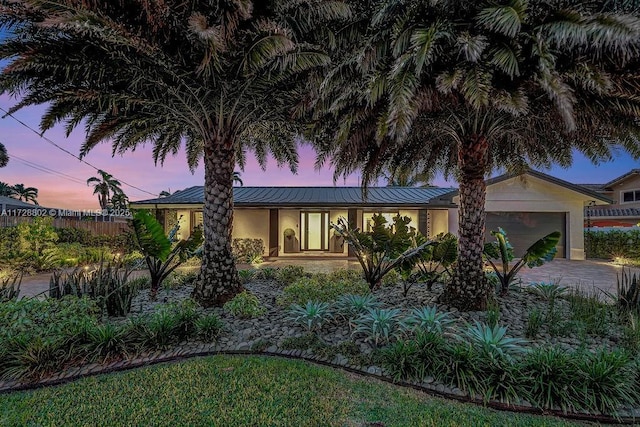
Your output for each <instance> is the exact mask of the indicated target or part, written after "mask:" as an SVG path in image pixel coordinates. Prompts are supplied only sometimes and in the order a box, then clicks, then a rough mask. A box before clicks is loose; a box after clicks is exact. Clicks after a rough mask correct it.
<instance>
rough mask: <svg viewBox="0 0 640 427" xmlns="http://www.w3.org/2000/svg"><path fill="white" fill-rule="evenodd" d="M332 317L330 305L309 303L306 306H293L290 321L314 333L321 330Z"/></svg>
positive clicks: (315, 302)
mask: <svg viewBox="0 0 640 427" xmlns="http://www.w3.org/2000/svg"><path fill="white" fill-rule="evenodd" d="M332 317H333V315H332V313H331V307H330V306H329V304H328V303H326V302H320V301H307V303H306V304H305V305H298V304H293V305H291V307H290V308H289V317H288V320H291V321H293V322H294V323H298V324H300V325H302V326H304V327H305V328H307V331H308V332H313V331H315V330H318V329H320V328H321V327H322V325H323V324H325V323H326V322H327V321H328V320H330V319H331V318H332Z"/></svg>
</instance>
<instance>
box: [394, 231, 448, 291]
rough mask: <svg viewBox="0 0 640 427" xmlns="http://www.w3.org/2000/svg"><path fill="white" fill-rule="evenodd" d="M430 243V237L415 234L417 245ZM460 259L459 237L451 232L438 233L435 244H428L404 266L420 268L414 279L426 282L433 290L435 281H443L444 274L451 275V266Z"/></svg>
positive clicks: (434, 240) (406, 268)
mask: <svg viewBox="0 0 640 427" xmlns="http://www.w3.org/2000/svg"><path fill="white" fill-rule="evenodd" d="M426 243H428V239H427V238H426V237H424V236H423V235H422V234H420V233H417V234H416V236H415V245H414V246H415V247H419V246H421V245H424V244H426ZM457 259H458V238H457V237H456V236H454V235H453V234H451V233H446V234H444V233H441V234H438V235H437V236H436V237H435V238H434V239H433V244H431V245H427V246H426V247H425V249H424V251H422V252H421V253H420V255H418V256H417V257H415V258H412V259H410V260H408V261H407V262H406V263H403V265H402V268H403V269H404V270H408V271H409V272H411V271H413V269H414V268H417V269H418V274H417V275H415V277H414V278H413V279H412V281H416V280H417V281H420V282H424V283H425V284H426V286H427V289H429V290H431V289H432V288H433V285H434V284H435V283H438V282H441V281H442V279H443V276H445V275H446V276H451V275H452V274H453V272H452V271H451V266H452V265H453V264H454V263H455V262H456V260H457ZM408 290H409V289H405V291H404V295H405V296H406V295H407V292H408Z"/></svg>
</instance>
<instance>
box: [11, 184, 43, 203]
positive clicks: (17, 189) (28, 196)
mask: <svg viewBox="0 0 640 427" xmlns="http://www.w3.org/2000/svg"><path fill="white" fill-rule="evenodd" d="M12 188H13V197H15V198H17V199H18V200H22V201H23V202H33V203H34V204H36V205H37V204H38V200H37V199H38V189H37V188H35V187H25V186H24V184H16V185H14V186H13V187H12Z"/></svg>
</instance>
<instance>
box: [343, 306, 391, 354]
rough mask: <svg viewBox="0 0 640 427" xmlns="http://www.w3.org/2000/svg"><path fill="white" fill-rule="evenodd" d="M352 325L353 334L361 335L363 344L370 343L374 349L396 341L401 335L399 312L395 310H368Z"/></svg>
mask: <svg viewBox="0 0 640 427" xmlns="http://www.w3.org/2000/svg"><path fill="white" fill-rule="evenodd" d="M354 323H355V329H354V330H353V333H354V334H361V335H363V336H364V337H365V342H371V343H373V345H374V346H375V347H378V346H379V345H380V344H385V343H389V342H390V341H392V340H394V339H398V338H400V337H401V336H402V333H403V328H402V327H403V325H402V322H401V321H400V310H399V309H397V308H394V309H384V308H369V309H367V312H366V313H365V314H362V315H360V317H358V318H357V319H356V320H355V322H354Z"/></svg>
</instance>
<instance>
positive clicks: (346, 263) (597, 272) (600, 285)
mask: <svg viewBox="0 0 640 427" xmlns="http://www.w3.org/2000/svg"><path fill="white" fill-rule="evenodd" d="M284 265H300V266H302V267H304V269H305V270H306V271H308V272H312V273H318V272H332V271H335V270H339V269H344V268H349V269H356V270H357V269H360V264H359V263H358V262H357V261H354V260H346V259H330V260H326V259H278V260H275V261H267V262H265V263H264V264H262V265H261V267H282V266H284ZM621 270H622V267H621V266H617V265H614V264H612V263H609V262H602V261H569V260H564V259H557V260H554V261H552V262H550V263H547V264H545V265H543V266H541V267H537V268H528V267H524V268H523V269H522V270H521V271H520V274H519V276H518V277H520V278H521V279H522V283H523V284H525V285H526V284H529V283H531V282H556V281H558V282H559V283H560V284H561V285H564V286H572V287H579V288H582V289H586V290H592V289H593V288H596V289H602V290H604V291H607V292H612V293H614V294H615V292H616V275H617V274H619V273H620V271H621ZM631 271H632V272H637V273H638V274H639V275H640V269H631ZM49 277H50V275H49V274H39V275H36V276H29V277H25V278H24V279H23V280H22V287H21V292H20V295H21V296H34V295H37V294H41V293H43V292H46V291H47V290H48V289H49Z"/></svg>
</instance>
